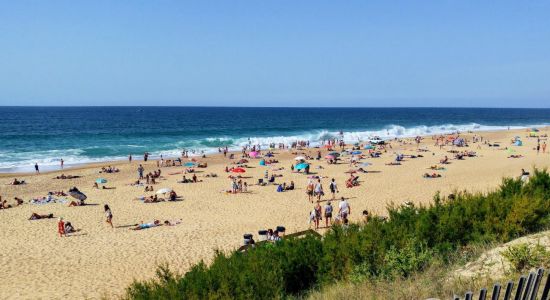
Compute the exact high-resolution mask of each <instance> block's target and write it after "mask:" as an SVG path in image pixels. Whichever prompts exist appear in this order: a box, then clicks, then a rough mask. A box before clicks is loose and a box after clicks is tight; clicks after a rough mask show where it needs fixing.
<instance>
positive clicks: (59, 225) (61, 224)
mask: <svg viewBox="0 0 550 300" xmlns="http://www.w3.org/2000/svg"><path fill="white" fill-rule="evenodd" d="M57 233H59V237H63V236H67V234H65V222H63V218H61V217H59V219H58V220H57Z"/></svg>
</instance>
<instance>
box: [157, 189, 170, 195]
mask: <svg viewBox="0 0 550 300" xmlns="http://www.w3.org/2000/svg"><path fill="white" fill-rule="evenodd" d="M171 191H172V189H169V188H163V189H160V190H158V191H157V194H167V193H170V192H171Z"/></svg>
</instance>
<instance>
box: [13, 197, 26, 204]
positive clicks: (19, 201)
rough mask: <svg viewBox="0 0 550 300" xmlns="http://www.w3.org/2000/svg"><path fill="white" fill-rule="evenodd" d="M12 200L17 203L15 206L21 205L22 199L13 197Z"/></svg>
mask: <svg viewBox="0 0 550 300" xmlns="http://www.w3.org/2000/svg"><path fill="white" fill-rule="evenodd" d="M13 200H15V202H16V203H17V204H16V206H19V205H23V202H25V201H23V199H21V198H18V197H14V198H13Z"/></svg>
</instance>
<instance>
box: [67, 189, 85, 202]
mask: <svg viewBox="0 0 550 300" xmlns="http://www.w3.org/2000/svg"><path fill="white" fill-rule="evenodd" d="M69 195H71V197H73V198H75V199H78V200H80V201H84V200H86V199H87V198H88V197H86V195H84V193H82V192H81V191H79V190H72V191H71V190H70V191H69Z"/></svg>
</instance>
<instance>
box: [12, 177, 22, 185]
mask: <svg viewBox="0 0 550 300" xmlns="http://www.w3.org/2000/svg"><path fill="white" fill-rule="evenodd" d="M11 184H12V185H20V184H25V180H17V178H14V179H13V181H12V183H11Z"/></svg>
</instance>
